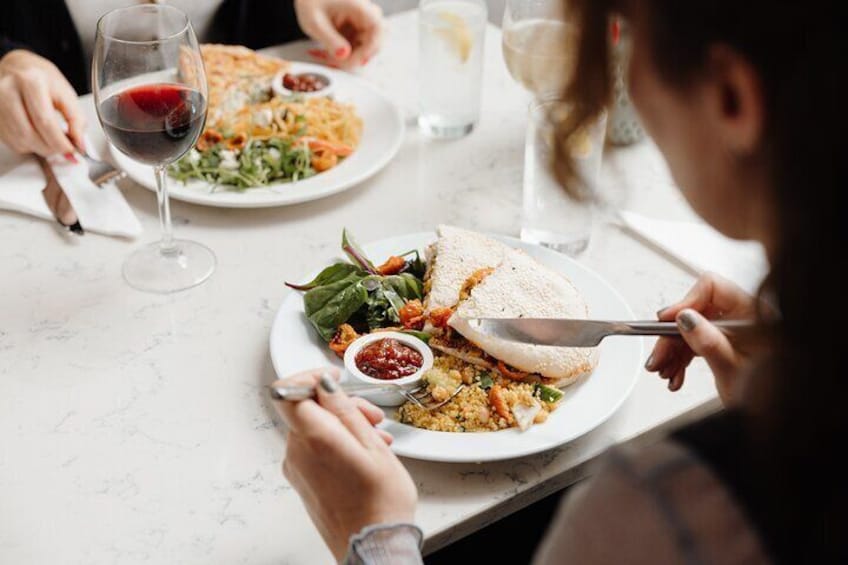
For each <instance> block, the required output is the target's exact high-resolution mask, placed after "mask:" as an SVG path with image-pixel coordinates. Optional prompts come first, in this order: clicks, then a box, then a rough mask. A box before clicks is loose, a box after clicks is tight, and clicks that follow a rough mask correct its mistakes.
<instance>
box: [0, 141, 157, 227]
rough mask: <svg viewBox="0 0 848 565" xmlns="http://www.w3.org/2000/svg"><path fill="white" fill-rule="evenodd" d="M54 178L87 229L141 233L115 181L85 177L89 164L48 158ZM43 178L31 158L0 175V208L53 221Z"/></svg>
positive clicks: (36, 163)
mask: <svg viewBox="0 0 848 565" xmlns="http://www.w3.org/2000/svg"><path fill="white" fill-rule="evenodd" d="M49 162H50V165H51V166H52V168H53V173H54V174H55V175H56V180H58V182H59V184H60V185H61V186H62V190H64V192H65V195H66V196H67V198H68V200H69V201H70V203H71V206H72V207H73V208H74V210H75V211H76V214H77V217H78V218H79V223H80V224H82V226H83V228H85V230H86V231H91V232H97V233H101V234H105V235H115V236H121V237H129V238H134V237H136V236H138V235H139V234H140V233H141V232H142V227H141V223H140V222H139V221H138V218H137V217H136V216H135V214H134V213H133V211H132V209H131V208H130V206H129V204H127V201H126V200H125V199H124V195H123V194H121V191H120V190H118V187H117V186H115V184H114V183H106V184H103V185H102V186H100V187H98V186H97V185H95V184H94V183H93V182H91V179H89V178H88V165H87V164H86V162H85V160H84V159H82V158H78V159H77V162H76V163H71V162H70V161H68V160H67V159H65V158H64V157H51V158H50V159H49ZM46 182H47V181H46V179H45V177H44V173H43V171H42V170H41V167H40V166H39V165H38V162H37V161H36V160H35V158H34V157H28V158H26V159H25V160H24V161H23V162H22V163H21V164H20V165H18V166H16V167H14V168H13V169H11V170H9V171H8V172H7V173H6V174H4V175H3V176H2V177H0V208H3V209H6V210H14V211H16V212H21V213H23V214H29V215H32V216H36V217H39V218H43V219H45V220H50V221H56V220H55V219H54V217H53V213H52V212H51V211H50V208H49V207H48V206H47V203H46V202H45V200H44V196H43V194H42V192H41V191H42V190H43V189H44V186H45V184H46Z"/></svg>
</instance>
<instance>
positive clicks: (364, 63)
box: [362, 57, 371, 67]
mask: <svg viewBox="0 0 848 565" xmlns="http://www.w3.org/2000/svg"><path fill="white" fill-rule="evenodd" d="M370 60H371V57H365V58H364V59H362V66H363V67H364V66H365V65H367V64H368V61H370Z"/></svg>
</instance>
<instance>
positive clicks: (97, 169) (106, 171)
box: [80, 153, 127, 186]
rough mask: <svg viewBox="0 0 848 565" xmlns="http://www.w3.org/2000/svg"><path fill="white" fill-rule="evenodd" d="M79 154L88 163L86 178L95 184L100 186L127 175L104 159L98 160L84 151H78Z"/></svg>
mask: <svg viewBox="0 0 848 565" xmlns="http://www.w3.org/2000/svg"><path fill="white" fill-rule="evenodd" d="M80 155H82V158H83V159H85V162H86V164H87V165H88V178H90V179H91V182H93V183H94V184H96V185H97V186H101V185H103V184H104V183H107V182H109V181H110V180H113V179H114V180H121V179H122V178H124V177H126V176H127V173H126V172H124V171H121V170H119V169H117V168H116V167H115V166H113V165H112V164H110V163H107V162H106V161H98V160H97V159H95V158H93V157H90V156H89V155H86V154H85V153H80Z"/></svg>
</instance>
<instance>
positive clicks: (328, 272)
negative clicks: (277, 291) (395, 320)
mask: <svg viewBox="0 0 848 565" xmlns="http://www.w3.org/2000/svg"><path fill="white" fill-rule="evenodd" d="M351 273H359V274H360V275H361V276H363V277H364V276H365V272H363V271H362V269H360V268H359V267H357V266H356V265H353V264H351V263H336V264H335V265H330V266H329V267H327V268H326V269H324V270H323V271H321V272H320V273H318V276H317V277H315V278H314V279H312V280H311V281H309V282H308V283H304V284H294V283H289V282H287V283H286V286H287V287H289V288H293V289H295V290H312V289H313V288H315V287H319V286H324V285H327V284H331V283H334V282H337V281H340V280H342V279H344V278H345V277H346V276H348V275H349V274H351Z"/></svg>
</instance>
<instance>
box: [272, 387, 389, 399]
mask: <svg viewBox="0 0 848 565" xmlns="http://www.w3.org/2000/svg"><path fill="white" fill-rule="evenodd" d="M341 388H342V390H343V391H345V393H347V394H348V395H350V396H360V395H362V394H364V393H370V392H398V389H399V388H400V387H399V386H398V385H384V386H379V385H367V384H353V383H352V384H347V383H341ZM268 393H269V394H270V395H271V398H273V399H274V400H290V401H293V402H296V401H299V400H307V399H309V398H315V387H314V386H302V385H293V386H277V387H273V386H269V387H268Z"/></svg>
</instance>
